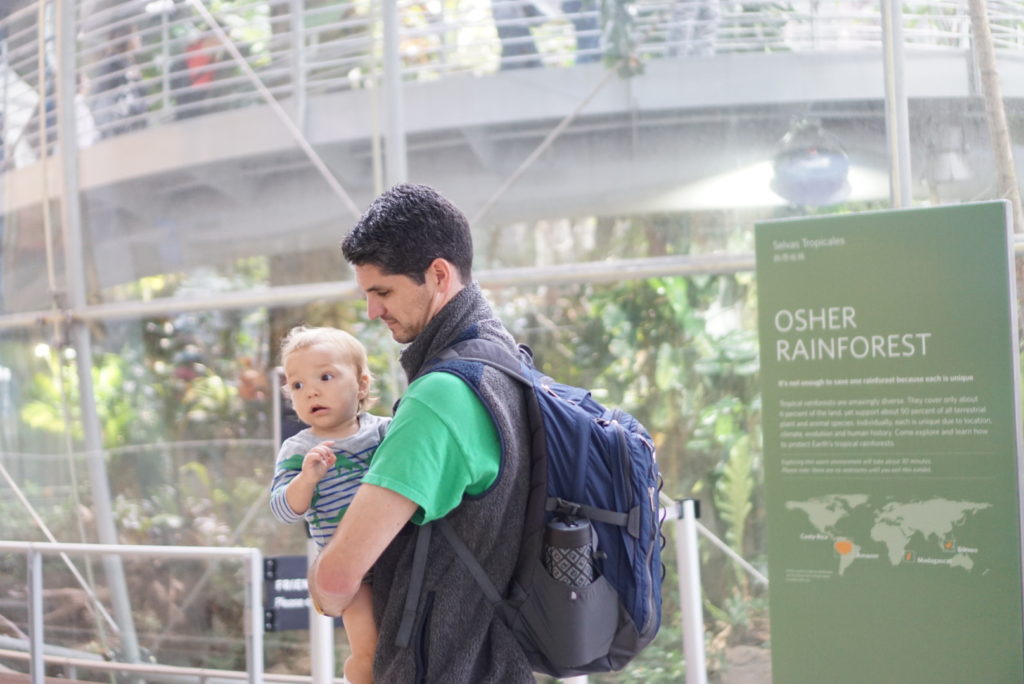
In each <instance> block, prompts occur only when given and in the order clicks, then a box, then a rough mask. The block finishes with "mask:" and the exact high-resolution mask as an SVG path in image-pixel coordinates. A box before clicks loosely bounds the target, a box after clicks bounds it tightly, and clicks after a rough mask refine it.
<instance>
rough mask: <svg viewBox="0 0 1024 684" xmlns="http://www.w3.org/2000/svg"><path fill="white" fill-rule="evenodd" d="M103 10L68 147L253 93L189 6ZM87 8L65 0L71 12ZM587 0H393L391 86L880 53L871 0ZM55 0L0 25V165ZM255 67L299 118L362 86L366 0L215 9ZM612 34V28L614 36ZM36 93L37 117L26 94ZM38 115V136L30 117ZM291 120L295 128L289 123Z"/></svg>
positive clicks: (87, 49)
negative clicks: (616, 62) (605, 6)
mask: <svg viewBox="0 0 1024 684" xmlns="http://www.w3.org/2000/svg"><path fill="white" fill-rule="evenodd" d="M199 2H200V0H189V2H186V3H174V2H154V3H130V4H129V3H115V2H111V3H109V4H107V6H106V7H105V8H104V9H100V10H98V11H93V12H91V13H90V14H88V15H87V16H80V17H78V26H79V29H80V30H79V31H78V33H77V38H76V40H77V64H78V74H77V77H78V85H79V101H78V102H77V103H76V107H77V109H78V122H79V126H78V129H79V130H78V138H79V140H78V142H79V145H80V146H82V147H87V146H89V145H91V144H93V143H95V142H96V141H97V140H99V139H101V138H106V137H111V136H116V135H120V134H122V133H127V132H131V131H134V130H138V129H140V128H143V127H146V126H153V125H160V124H163V123H167V122H170V121H174V120H180V119H187V118H191V117H195V116H201V115H204V114H208V113H212V112H217V111H223V110H227V109H233V108H238V107H246V106H249V105H252V104H256V103H258V102H260V101H261V98H260V96H259V94H258V93H257V91H256V89H255V88H254V86H253V83H252V82H251V78H250V76H249V75H248V74H247V73H245V71H246V70H243V69H240V68H239V64H238V63H237V62H236V60H234V59H232V58H231V56H230V55H229V54H228V52H227V50H225V47H224V45H223V44H222V43H221V42H220V41H219V39H218V38H217V35H216V32H215V31H214V30H212V29H211V27H210V26H209V25H208V22H207V21H206V19H205V18H204V16H203V12H200V11H198V9H197V7H196V3H199ZM85 6H86V3H78V7H80V8H83V7H85ZM988 6H989V12H990V16H991V24H992V32H993V37H994V41H995V45H996V47H997V48H1000V49H1004V50H1014V51H1020V50H1022V49H1024V21H1022V20H1024V7H1022V6H1021V4H1020V3H1019V2H1011V1H1009V0H989V3H988ZM597 7H598V3H597V2H596V1H595V0H562V1H561V2H558V1H556V0H544V2H540V0H467V1H465V2H459V3H440V4H432V3H425V2H417V1H413V0H400V1H399V11H400V13H401V17H402V27H401V31H400V40H399V47H398V49H399V51H400V53H401V54H400V60H399V64H400V66H401V69H402V78H403V79H404V80H405V81H414V80H420V81H426V80H435V79H439V78H447V77H452V76H467V75H471V76H472V75H482V74H487V73H494V72H497V71H500V70H505V69H521V68H572V67H573V66H575V65H577V64H581V63H585V62H597V61H600V60H602V59H604V58H605V57H606V56H607V55H608V54H609V52H610V50H611V48H610V47H609V46H610V45H611V44H612V43H613V42H614V43H615V44H616V45H620V44H621V41H619V42H615V41H617V40H618V38H616V32H617V31H618V32H623V35H626V36H628V38H627V39H626V41H625V44H626V45H628V46H630V49H632V50H633V51H634V53H635V56H636V58H637V59H639V60H640V61H649V60H657V59H666V58H691V57H702V56H708V55H719V54H733V53H779V52H843V51H879V50H881V45H882V30H881V21H880V17H879V9H878V3H877V2H850V1H849V0H846V1H842V2H840V1H837V0H832V1H825V0H817V1H816V2H812V1H811V0H803V1H794V2H790V3H786V4H785V5H783V4H782V3H777V2H769V1H767V0H757V1H754V2H750V1H746V2H742V3H741V2H725V1H723V2H719V1H717V0H708V1H707V2H693V1H690V2H674V1H672V0H658V1H655V0H633V1H632V2H625V1H624V3H623V7H624V8H625V10H627V11H624V12H623V13H621V16H619V17H618V18H610V17H602V16H601V15H600V11H599V10H598V9H597ZM53 15H54V4H53V2H52V0H48V1H44V2H43V3H42V4H41V5H40V4H39V3H35V4H31V5H28V6H26V7H24V8H22V9H20V10H18V11H16V12H14V13H12V14H11V15H9V16H8V17H7V18H6V19H5V20H4V21H3V22H0V68H2V73H0V88H2V89H3V92H2V93H0V101H2V104H3V107H2V109H3V111H4V117H3V131H2V133H3V140H4V143H5V145H4V149H5V150H6V153H5V157H6V160H7V162H8V163H12V162H13V164H14V165H16V166H20V165H24V164H28V163H32V162H34V161H35V160H37V159H38V157H39V154H40V152H41V151H42V150H43V148H44V147H45V148H47V149H48V150H51V151H52V148H53V145H54V143H55V139H56V121H55V119H56V117H55V116H54V114H53V111H54V105H53V99H54V98H53V88H54V86H53V80H54V79H53V77H52V74H53V69H54V64H53V61H54V58H53V53H54V41H55V40H56V36H55V30H54V29H53V23H54V19H53ZM216 19H217V21H218V22H219V23H220V25H221V27H222V28H223V29H224V30H225V31H226V32H227V33H228V34H229V35H230V37H231V39H232V40H233V42H234V43H235V44H236V45H237V46H238V47H239V48H240V50H241V53H242V55H243V57H244V59H245V61H246V63H247V64H248V66H249V67H250V68H251V70H252V71H253V72H255V74H256V75H257V77H258V78H259V79H260V81H261V82H262V83H263V85H265V86H266V87H267V88H268V89H269V91H270V93H271V94H272V95H273V96H274V97H275V98H276V99H277V100H279V101H291V103H292V106H293V111H294V112H295V113H296V115H297V116H298V118H301V112H302V111H303V108H304V105H303V102H304V101H305V98H307V97H310V96H313V95H319V94H323V93H329V92H335V91H340V90H349V89H361V88H371V87H375V86H376V84H377V81H378V77H379V75H380V70H381V68H382V67H381V65H382V63H383V60H382V55H381V46H380V42H381V41H380V33H381V30H380V26H379V19H378V3H377V2H365V1H363V2H356V1H351V0H339V1H338V2H334V3H317V6H316V7H306V2H305V0H266V1H265V2H263V3H259V4H258V5H257V4H256V3H253V6H249V9H244V8H243V9H237V10H235V12H234V13H231V14H221V15H217V16H216ZM903 22H904V36H905V41H906V47H907V49H908V50H918V49H927V50H947V51H960V52H962V51H964V50H968V49H970V44H971V41H970V21H969V15H968V8H967V2H966V1H965V0H946V1H939V2H933V1H929V2H925V1H924V0H907V1H905V2H904V3H903ZM619 37H620V38H621V36H619ZM41 75H42V76H41ZM40 102H44V105H43V107H42V111H40V109H41V108H40V106H39V103H40ZM41 117H43V118H45V120H46V124H47V126H46V131H45V133H41V131H40V126H39V120H40V118H41ZM299 123H301V122H299Z"/></svg>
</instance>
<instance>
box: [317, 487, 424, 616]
mask: <svg viewBox="0 0 1024 684" xmlns="http://www.w3.org/2000/svg"><path fill="white" fill-rule="evenodd" d="M418 507H419V506H418V505H417V504H416V503H414V502H413V501H412V500H410V499H407V498H406V497H404V496H402V495H401V494H398V493H396V492H393V491H391V490H390V489H385V488H384V487H378V486H376V485H372V484H369V483H363V484H362V485H360V486H359V491H358V492H356V495H355V497H354V498H353V499H352V503H351V505H349V508H348V511H346V513H345V515H344V517H342V519H341V524H340V525H339V526H338V529H337V530H336V531H335V532H334V536H333V537H331V541H330V542H329V543H328V544H327V546H326V547H324V550H323V551H322V552H321V553H320V555H319V556H317V558H316V560H315V561H313V564H312V565H311V566H310V567H309V593H310V596H312V597H313V601H314V603H315V604H316V605H317V606H319V608H320V611H321V612H323V613H324V614H325V615H333V616H338V615H341V612H342V611H343V610H345V608H347V607H348V604H349V603H351V602H352V598H353V597H354V596H355V595H356V591H358V590H359V585H360V584H361V583H362V581H363V577H364V576H365V575H366V573H367V572H368V571H369V570H370V568H371V567H372V566H373V564H374V563H375V562H376V561H377V559H378V558H379V557H380V555H381V554H382V553H384V549H386V548H387V547H388V544H390V543H391V541H392V540H393V539H394V538H395V536H396V535H397V534H398V532H399V531H400V530H401V529H402V527H404V526H405V524H406V523H407V522H409V519H410V518H412V515H413V513H415V512H416V509H417V508H418Z"/></svg>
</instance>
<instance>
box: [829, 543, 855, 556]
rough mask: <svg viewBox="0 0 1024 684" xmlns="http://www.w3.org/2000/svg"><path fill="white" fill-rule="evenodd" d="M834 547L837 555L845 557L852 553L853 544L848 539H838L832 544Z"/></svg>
mask: <svg viewBox="0 0 1024 684" xmlns="http://www.w3.org/2000/svg"><path fill="white" fill-rule="evenodd" d="M834 546H835V549H836V553H838V554H839V555H840V556H845V555H846V554H848V553H850V552H851V551H853V542H851V541H850V540H848V539H840V540H839V541H837V542H836V543H835V544H834Z"/></svg>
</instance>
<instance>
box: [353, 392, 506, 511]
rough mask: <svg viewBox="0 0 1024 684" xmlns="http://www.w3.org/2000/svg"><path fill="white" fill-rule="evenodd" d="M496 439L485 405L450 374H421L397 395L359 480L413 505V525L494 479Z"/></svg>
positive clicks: (497, 458)
mask: <svg viewBox="0 0 1024 684" xmlns="http://www.w3.org/2000/svg"><path fill="white" fill-rule="evenodd" d="M500 465H501V443H500V441H499V439H498V432H497V430H496V429H495V427H494V422H493V421H492V420H491V416H490V414H489V413H488V412H487V408H486V407H485V406H484V405H483V403H482V402H481V401H480V399H479V397H477V396H476V394H475V393H474V392H473V390H472V389H470V387H469V385H467V384H466V383H464V382H463V381H462V380H461V379H459V378H458V377H456V376H454V375H452V374H451V373H427V374H426V375H424V376H423V377H421V378H419V379H418V380H416V381H415V382H413V383H412V384H411V385H410V386H409V389H408V391H407V392H406V393H405V395H404V396H403V397H402V402H401V403H400V404H399V405H398V411H397V412H396V413H395V417H394V419H393V420H392V421H391V425H389V426H388V431H387V434H385V436H384V441H382V442H381V443H380V446H379V447H377V451H376V453H374V455H373V461H372V462H371V463H370V469H369V471H367V473H366V475H365V476H364V477H363V482H369V483H370V484H374V485H377V486H378V487H384V488H385V489H390V490H391V491H393V492H397V493H398V494H401V495H402V496H404V497H406V498H407V499H410V500H411V501H413V502H415V503H416V504H419V507H420V508H419V510H418V511H416V513H415V514H414V515H413V517H412V521H413V522H414V523H416V524H418V525H422V524H424V523H428V522H430V521H431V520H437V519H438V518H443V517H444V516H446V515H448V513H450V512H451V511H452V510H454V509H455V507H456V506H458V505H459V504H460V503H461V502H462V497H463V496H464V495H466V494H479V493H481V492H483V491H486V490H487V488H488V487H490V486H491V485H492V484H494V481H495V479H497V477H498V469H499V467H500Z"/></svg>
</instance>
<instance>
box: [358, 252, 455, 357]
mask: <svg viewBox="0 0 1024 684" xmlns="http://www.w3.org/2000/svg"><path fill="white" fill-rule="evenodd" d="M355 274H356V283H357V284H358V285H359V289H361V290H362V291H363V292H364V293H365V294H366V312H367V314H368V315H369V316H370V320H371V321H372V320H373V319H374V318H380V319H381V320H382V321H384V323H385V324H387V326H388V329H389V330H391V336H392V337H393V338H395V341H396V342H401V343H403V344H404V343H406V342H412V341H413V340H414V339H416V336H417V335H419V334H420V332H422V331H423V328H424V327H426V325H427V323H428V322H429V321H430V319H431V318H433V317H434V314H436V313H437V312H438V311H439V310H440V309H441V306H443V302H442V298H441V296H440V295H439V293H438V289H437V283H436V281H435V280H433V279H432V278H431V277H430V273H429V272H428V273H427V280H426V282H425V283H424V284H422V285H419V284H417V283H416V281H415V280H413V279H412V278H410V277H409V276H405V275H385V274H384V273H383V272H382V271H381V270H380V269H379V268H377V267H376V266H373V265H371V264H363V265H360V266H356V267H355Z"/></svg>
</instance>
